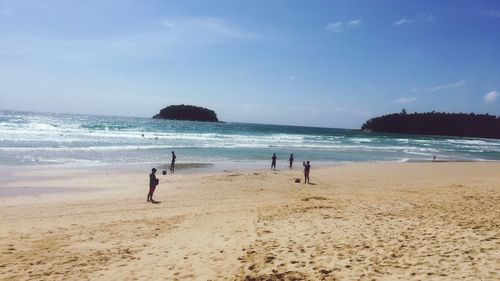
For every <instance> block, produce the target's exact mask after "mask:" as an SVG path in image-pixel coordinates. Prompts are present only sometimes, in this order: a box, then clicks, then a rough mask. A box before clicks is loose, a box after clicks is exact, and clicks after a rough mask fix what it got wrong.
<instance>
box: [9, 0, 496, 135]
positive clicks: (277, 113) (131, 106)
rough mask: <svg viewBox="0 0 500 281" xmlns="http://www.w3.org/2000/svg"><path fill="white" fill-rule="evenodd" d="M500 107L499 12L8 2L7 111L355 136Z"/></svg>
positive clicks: (393, 6)
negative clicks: (388, 125) (181, 119)
mask: <svg viewBox="0 0 500 281" xmlns="http://www.w3.org/2000/svg"><path fill="white" fill-rule="evenodd" d="M499 96H500V1H496V0H491V1H469V0H467V1H460V0H450V1H438V0H429V1H423V0H415V1H401V0H391V1H389V0H387V1H375V0H373V1H372V0H366V1H355V0H346V1H298V0H297V1H290V0H289V1H273V0H263V1H238V0H227V1H205V0H200V1H188V0H181V1H166V0H165V1H164V0H158V1H135V0H134V1H127V0H116V1H111V0H110V1H106V0H98V1H91V0H86V1H67V0H61V1H51V0H44V1H29V0H27V1H13V0H0V108H1V109H15V110H29V111H43V112H68V113H84V114H106V115H123V116H145V117H146V116H147V117H149V116H152V115H154V114H155V113H157V112H158V111H159V110H160V109H161V108H163V107H165V106H167V105H170V104H181V103H184V104H195V105H199V106H204V107H208V108H211V109H214V110H215V111H216V112H217V113H218V115H219V118H220V119H222V120H224V121H239V122H252V123H273V124H295V125H307V126H327V127H341V128H359V127H360V126H361V124H362V123H363V122H364V121H365V120H366V119H368V118H370V117H373V116H376V115H380V114H385V113H392V112H399V111H401V109H402V108H403V107H404V108H406V110H407V111H408V112H412V111H418V112H423V111H432V110H436V111H448V112H476V113H490V114H496V115H500V97H499Z"/></svg>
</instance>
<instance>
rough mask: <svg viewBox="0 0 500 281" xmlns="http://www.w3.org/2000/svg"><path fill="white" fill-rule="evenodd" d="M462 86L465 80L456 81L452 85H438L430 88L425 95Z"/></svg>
mask: <svg viewBox="0 0 500 281" xmlns="http://www.w3.org/2000/svg"><path fill="white" fill-rule="evenodd" d="M463 85H465V80H460V81H457V82H452V83H449V84H445V85H439V86H435V87H432V88H430V89H428V90H427V93H434V92H438V91H441V90H446V89H452V88H458V87H461V86H463Z"/></svg>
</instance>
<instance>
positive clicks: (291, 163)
mask: <svg viewBox="0 0 500 281" xmlns="http://www.w3.org/2000/svg"><path fill="white" fill-rule="evenodd" d="M288 160H290V169H291V168H292V166H293V160H295V159H294V158H293V153H291V154H290V159H288Z"/></svg>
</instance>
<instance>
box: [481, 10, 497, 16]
mask: <svg viewBox="0 0 500 281" xmlns="http://www.w3.org/2000/svg"><path fill="white" fill-rule="evenodd" d="M482 14H483V15H484V16H486V17H489V18H500V11H498V10H492V11H485V12H483V13H482Z"/></svg>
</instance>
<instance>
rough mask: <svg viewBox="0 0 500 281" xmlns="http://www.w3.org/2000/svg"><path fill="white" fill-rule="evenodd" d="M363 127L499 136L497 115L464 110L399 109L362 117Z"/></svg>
mask: <svg viewBox="0 0 500 281" xmlns="http://www.w3.org/2000/svg"><path fill="white" fill-rule="evenodd" d="M361 129H362V130H364V131H370V132H380V133H398V134H418V135H440V136H457V137H476V138H494V139H500V117H496V116H494V115H489V114H474V113H470V114H466V113H442V112H427V113H411V114H408V113H407V112H406V110H404V109H403V110H402V111H401V113H394V114H388V115H384V116H379V117H375V118H372V119H370V120H368V121H366V122H365V123H364V124H363V126H362V127H361Z"/></svg>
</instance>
